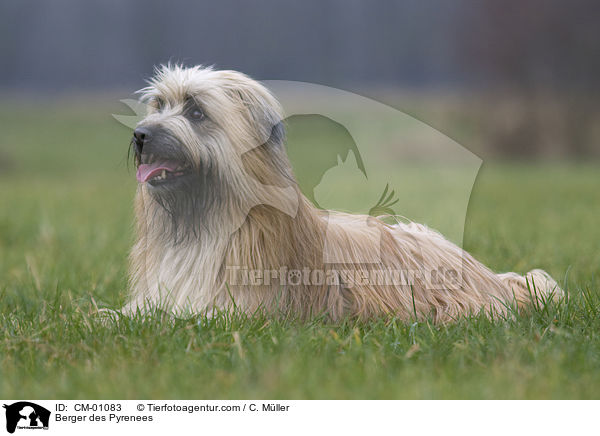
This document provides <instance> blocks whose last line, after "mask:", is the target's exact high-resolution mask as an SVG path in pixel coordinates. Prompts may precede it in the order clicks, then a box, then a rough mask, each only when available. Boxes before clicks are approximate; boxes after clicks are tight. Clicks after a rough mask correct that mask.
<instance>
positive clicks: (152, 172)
mask: <svg viewBox="0 0 600 436" xmlns="http://www.w3.org/2000/svg"><path fill="white" fill-rule="evenodd" d="M176 169H177V163H176V162H170V161H165V162H154V163H151V164H140V166H138V169H137V174H136V177H137V180H138V182H140V183H144V182H147V181H148V180H150V179H151V178H152V177H154V176H157V175H159V174H160V173H161V172H162V171H163V170H165V171H170V172H174V171H175V170H176Z"/></svg>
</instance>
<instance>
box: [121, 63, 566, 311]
mask: <svg viewBox="0 0 600 436" xmlns="http://www.w3.org/2000/svg"><path fill="white" fill-rule="evenodd" d="M140 92H141V94H142V101H144V102H147V103H148V105H149V106H150V107H151V109H150V111H149V114H148V115H147V116H146V117H145V118H144V119H143V120H142V121H141V122H140V123H139V124H138V126H137V128H136V129H135V132H134V137H133V140H132V146H133V150H134V158H135V163H136V166H137V179H138V181H139V186H138V190H137V195H136V201H135V214H136V220H137V240H136V242H135V245H134V247H133V249H132V251H131V270H130V290H131V300H130V302H129V303H128V304H127V305H126V306H125V307H124V308H123V312H124V313H132V312H135V311H138V310H141V311H145V310H148V309H150V308H153V307H158V308H161V309H163V310H167V311H169V312H170V313H172V314H175V315H183V314H186V313H187V314H193V313H195V314H199V313H200V314H209V315H210V314H211V313H212V311H213V310H230V309H232V308H234V307H236V308H238V309H239V310H242V311H244V312H246V313H249V314H252V313H254V312H255V311H257V310H265V311H267V313H270V314H280V313H286V314H293V315H295V316H297V317H299V318H302V319H306V318H309V317H311V316H317V315H325V316H327V317H329V319H331V320H339V319H341V318H343V317H346V316H348V317H358V318H361V319H366V318H370V317H376V316H382V315H392V316H398V317H400V318H402V319H410V318H411V317H417V318H424V317H431V318H432V319H433V320H435V321H438V322H444V321H448V320H452V319H456V318H457V317H459V316H461V315H467V314H471V313H477V312H481V311H483V312H485V313H487V314H494V313H497V314H506V313H507V311H508V310H509V309H508V308H510V307H516V306H521V305H525V304H527V303H529V302H531V301H532V298H533V299H534V300H535V299H538V300H540V301H546V300H548V299H551V298H553V296H555V295H557V294H561V293H562V291H561V290H560V288H559V287H558V286H557V284H556V282H555V281H554V280H553V279H552V278H551V277H550V276H549V275H548V274H546V273H545V272H544V271H541V270H534V271H531V272H529V273H528V274H526V275H525V276H521V275H518V274H515V273H507V274H495V273H493V272H492V271H491V270H490V269H488V268H487V267H485V266H484V265H483V264H481V263H480V262H478V261H477V260H475V259H474V258H473V257H472V256H470V255H469V254H468V253H466V252H464V251H463V250H462V249H461V248H459V247H458V246H456V245H454V244H453V243H451V242H449V241H448V240H446V239H445V238H444V237H442V236H441V235H440V234H439V233H437V232H435V231H433V230H430V229H428V228H427V227H425V226H422V225H418V224H414V223H410V224H404V223H397V224H393V225H392V224H388V223H387V222H386V221H385V220H383V219H378V218H374V217H367V216H360V215H352V214H345V213H339V212H332V211H323V210H320V209H317V208H316V207H315V206H313V204H312V203H310V202H309V201H308V200H307V199H306V197H304V196H303V195H302V193H301V192H300V190H299V188H298V186H297V184H296V181H295V178H294V175H293V173H292V169H291V166H290V163H289V161H288V157H287V154H286V151H285V131H284V128H283V124H282V120H283V114H282V110H281V108H280V106H279V104H278V102H277V101H276V99H275V98H274V97H273V96H272V95H271V94H270V93H269V91H268V90H267V89H266V88H265V87H263V86H262V85H260V84H259V83H258V82H256V81H254V80H252V79H250V78H249V77H247V76H246V75H244V74H241V73H238V72H235V71H215V70H212V69H209V68H202V67H193V68H185V67H181V66H163V67H161V68H159V69H158V70H157V72H156V75H155V77H154V78H153V79H151V81H150V83H149V86H148V87H147V88H144V89H143V90H141V91H140ZM374 271H376V272H381V271H384V272H386V273H389V272H390V271H391V272H398V271H400V272H402V274H401V280H397V279H398V278H399V277H400V275H396V276H394V277H395V278H396V280H391V281H389V280H387V281H386V280H383V281H381V280H375V279H376V278H377V277H375V276H376V275H375V274H373V272H374ZM440 271H442V272H443V273H441V275H442V276H443V279H442V280H440V277H439V275H440V274H438V273H439V272H440ZM379 278H380V277H379ZM388 278H389V277H388Z"/></svg>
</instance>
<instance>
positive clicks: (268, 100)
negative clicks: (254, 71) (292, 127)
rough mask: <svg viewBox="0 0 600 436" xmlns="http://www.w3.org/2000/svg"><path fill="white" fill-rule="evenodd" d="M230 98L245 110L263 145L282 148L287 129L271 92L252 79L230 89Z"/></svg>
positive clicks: (236, 84)
mask: <svg viewBox="0 0 600 436" xmlns="http://www.w3.org/2000/svg"><path fill="white" fill-rule="evenodd" d="M229 95H230V98H233V99H235V103H236V105H237V106H238V107H241V108H243V110H244V111H245V113H246V116H247V119H248V122H249V123H250V124H251V125H252V128H253V130H254V131H255V132H257V133H258V135H259V136H260V138H259V140H260V142H261V143H265V144H267V143H268V144H270V145H276V146H282V145H283V142H284V140H285V127H284V123H283V117H282V114H281V113H282V110H281V107H280V105H279V103H278V102H277V100H276V99H275V97H273V96H272V95H271V93H269V91H268V90H267V89H266V88H264V87H263V86H262V85H260V84H259V83H257V82H254V81H253V80H251V79H247V80H246V81H244V82H242V83H240V82H239V81H238V82H236V83H235V85H234V86H232V87H230V88H229Z"/></svg>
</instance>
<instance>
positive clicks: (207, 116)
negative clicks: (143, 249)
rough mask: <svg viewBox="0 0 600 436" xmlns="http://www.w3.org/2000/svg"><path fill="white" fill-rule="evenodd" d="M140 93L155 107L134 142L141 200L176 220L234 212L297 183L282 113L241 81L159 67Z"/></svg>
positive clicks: (229, 74)
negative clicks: (267, 189)
mask: <svg viewBox="0 0 600 436" xmlns="http://www.w3.org/2000/svg"><path fill="white" fill-rule="evenodd" d="M140 93H141V96H142V101H144V102H146V103H147V104H148V105H149V107H150V109H149V113H148V115H147V116H146V117H145V118H144V119H143V120H142V121H141V122H140V123H139V124H138V125H137V127H136V129H135V131H134V135H133V138H132V142H131V144H132V149H133V155H134V160H135V164H136V167H137V179H138V182H139V183H140V191H141V195H144V196H148V197H149V198H150V199H151V200H153V201H155V202H156V203H158V204H159V205H160V206H162V208H163V209H164V210H165V211H167V212H168V213H169V214H170V215H171V216H172V217H173V218H174V219H176V220H178V219H183V220H184V221H186V222H196V221H197V219H198V218H200V217H203V218H205V217H206V215H207V214H210V213H212V214H213V215H218V214H219V212H220V213H221V214H222V213H225V212H227V213H235V211H234V210H235V208H236V206H239V205H240V204H242V203H245V202H247V200H248V199H251V198H255V199H258V198H261V194H260V192H257V191H258V190H260V187H261V186H263V185H274V186H282V185H286V184H287V185H289V183H290V181H291V180H293V177H292V176H291V170H290V167H289V163H288V161H287V156H286V154H285V150H284V147H283V141H284V129H283V124H282V114H281V109H280V106H279V104H278V102H277V101H276V100H275V98H274V97H273V96H272V95H271V94H270V93H269V92H268V91H267V89H266V88H264V87H263V86H262V85H260V84H259V83H258V82H256V81H254V80H252V79H250V78H249V77H247V76H245V75H244V74H241V73H238V72H235V71H215V70H212V69H210V68H202V67H191V68H185V67H181V66H177V65H176V66H171V65H168V66H162V67H160V68H158V69H157V71H156V74H155V76H154V77H153V78H152V79H151V80H150V82H149V86H148V87H146V88H144V89H142V90H141V91H140ZM238 208H239V207H238ZM219 209H221V210H219Z"/></svg>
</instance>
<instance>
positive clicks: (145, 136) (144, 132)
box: [133, 127, 151, 154]
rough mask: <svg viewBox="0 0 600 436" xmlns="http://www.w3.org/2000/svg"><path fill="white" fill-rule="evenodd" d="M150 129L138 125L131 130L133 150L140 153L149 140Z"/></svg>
mask: <svg viewBox="0 0 600 436" xmlns="http://www.w3.org/2000/svg"><path fill="white" fill-rule="evenodd" d="M150 136H151V135H150V130H148V129H146V128H145V127H138V128H137V129H135V130H134V131H133V142H134V143H135V151H136V152H137V153H138V154H141V153H142V149H143V148H144V144H145V143H147V142H148V141H149V140H150Z"/></svg>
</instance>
